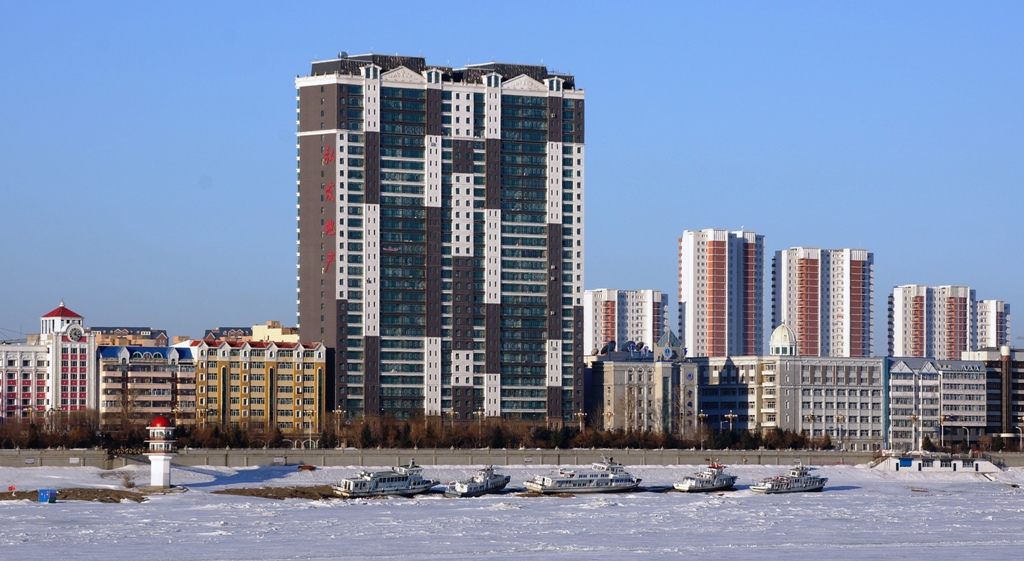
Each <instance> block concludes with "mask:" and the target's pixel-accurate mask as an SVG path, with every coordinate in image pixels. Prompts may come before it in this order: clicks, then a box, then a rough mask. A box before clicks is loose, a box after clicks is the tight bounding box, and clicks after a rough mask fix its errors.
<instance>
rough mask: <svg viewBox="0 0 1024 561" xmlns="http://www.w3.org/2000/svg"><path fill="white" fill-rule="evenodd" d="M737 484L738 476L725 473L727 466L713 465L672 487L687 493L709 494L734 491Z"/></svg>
mask: <svg viewBox="0 0 1024 561" xmlns="http://www.w3.org/2000/svg"><path fill="white" fill-rule="evenodd" d="M735 483H736V476H735V475H729V474H727V473H725V466H723V465H721V464H717V463H712V464H711V465H709V466H708V467H706V468H704V470H703V471H701V472H699V473H695V474H693V475H690V476H687V477H684V478H683V480H682V481H680V482H679V483H676V484H675V485H673V486H672V487H673V488H675V489H676V490H677V491H683V492H686V493H709V492H712V491H725V490H726V489H732V486H733V485H734V484H735Z"/></svg>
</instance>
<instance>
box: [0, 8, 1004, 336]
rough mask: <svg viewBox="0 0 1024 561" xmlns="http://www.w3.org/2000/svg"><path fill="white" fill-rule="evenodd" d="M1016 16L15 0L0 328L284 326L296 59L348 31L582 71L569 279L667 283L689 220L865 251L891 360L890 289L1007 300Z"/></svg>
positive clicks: (411, 48)
mask: <svg viewBox="0 0 1024 561" xmlns="http://www.w3.org/2000/svg"><path fill="white" fill-rule="evenodd" d="M366 6H369V7H366ZM1022 25H1024V4H1020V3H1010V2H989V3H984V4H965V3H945V2H901V3H887V2H804V3H797V2H773V3H767V2H756V3H754V2H750V3H748V2H732V3H718V2H716V3H675V2H673V3H664V4H658V3H629V4H627V3H624V2H623V3H600V2H515V3H498V2H462V3H422V2H410V3H398V2H392V3H383V2H380V3H372V2H371V3H367V2H363V3H354V2H351V3H350V2H305V3H259V2H248V3H189V2H181V3H119V4H115V3H106V2H98V3H80V4H75V3H47V2H31V3H29V2H24V3H15V2H7V3H4V4H2V5H0V52H2V53H3V57H4V58H3V63H2V66H0V152H2V154H3V156H2V157H0V209H2V212H3V218H2V220H0V240H2V241H3V247H2V251H0V262H2V263H3V267H2V269H0V270H2V271H3V281H2V282H0V288H2V290H0V339H7V338H16V337H18V333H19V332H25V333H31V332H36V331H37V330H38V317H39V316H40V315H41V314H43V313H45V312H47V311H49V310H50V309H52V308H53V307H55V306H56V305H57V303H58V302H59V301H60V300H61V299H64V300H65V302H66V303H67V305H68V306H69V307H70V308H72V309H73V310H75V311H77V312H79V313H80V314H82V315H84V316H85V317H86V323H87V324H88V325H94V326H96V325H131V326H151V327H154V328H163V329H167V330H168V331H169V332H170V333H171V334H183V335H192V336H201V335H202V332H203V330H204V329H206V328H210V327H215V326H221V325H251V324H253V323H260V322H264V321H266V320H269V319H278V320H281V321H283V322H284V323H285V324H294V322H295V243H294V240H295V173H294V167H295V166H294V161H295V160H294V157H295V148H294V146H295V137H294V132H295V125H294V119H295V117H294V111H295V101H294V96H295V91H294V77H295V75H296V74H306V73H308V71H309V67H310V63H311V62H312V61H313V60H315V59H320V60H324V59H329V58H334V57H336V56H337V53H338V52H339V51H342V50H344V51H347V52H349V53H353V54H354V53H364V52H378V53H385V54H395V53H397V54H404V55H414V56H423V57H425V58H426V60H427V62H428V63H430V64H450V65H453V66H462V65H464V64H466V63H469V62H472V63H477V62H488V61H492V60H494V61H502V62H521V63H536V64H541V63H543V64H546V65H548V67H549V68H552V69H556V70H559V71H565V72H571V73H573V74H575V75H576V83H577V86H578V87H582V88H584V89H585V90H586V91H587V108H588V110H587V121H588V122H587V133H588V135H587V186H586V188H587V192H586V226H587V234H586V246H587V247H586V286H587V288H601V287H615V288H657V289H661V290H662V291H665V292H666V293H668V294H669V295H670V297H671V298H672V299H673V301H674V299H675V292H676V284H675V283H676V239H677V238H678V237H679V236H680V234H681V233H682V231H683V230H685V229H699V228H728V229H739V228H740V227H746V228H748V229H752V230H755V231H757V232H758V233H762V234H764V235H765V238H766V248H767V249H768V251H769V253H770V252H774V251H775V250H777V249H783V248H788V247H791V246H796V245H806V246H818V247H827V248H840V247H863V248H867V249H869V250H871V251H873V252H874V253H875V282H876V289H875V323H876V326H877V328H876V334H877V336H876V341H875V344H876V352H878V353H880V354H883V353H884V352H885V338H884V335H885V322H886V309H887V304H886V299H887V295H888V294H889V292H890V291H891V288H892V286H894V285H897V284H907V283H925V284H968V285H970V286H972V287H974V288H975V289H976V290H977V293H978V297H979V298H999V299H1005V300H1007V301H1009V302H1010V303H1011V304H1012V305H1016V306H1020V305H1024V298H1022V296H1024V287H1022V282H1021V279H1022V272H1024V259H1022V250H1021V249H1022V248H1021V246H1022V245H1024V243H1022V242H1024V234H1022V231H1021V229H1020V219H1021V209H1022V208H1024V194H1022V193H1021V188H1022V187H1024V71H1022V69H1024V33H1022V32H1021V30H1022ZM767 275H768V273H767V272H766V278H769V277H768V276H767ZM672 314H674V306H673V308H672ZM672 325H675V320H674V319H673V321H672ZM1021 332H1022V331H1021V329H1018V330H1017V334H1015V335H1014V338H1015V339H1016V337H1017V336H1018V335H1019V334H1020V333H1021ZM1016 344H1017V345H1018V346H1020V345H1024V340H1017V341H1016Z"/></svg>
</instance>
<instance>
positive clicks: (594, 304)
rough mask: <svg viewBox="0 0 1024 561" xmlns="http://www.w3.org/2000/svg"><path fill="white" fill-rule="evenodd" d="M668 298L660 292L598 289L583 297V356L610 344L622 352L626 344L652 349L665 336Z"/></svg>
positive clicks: (589, 291) (588, 292)
mask: <svg viewBox="0 0 1024 561" xmlns="http://www.w3.org/2000/svg"><path fill="white" fill-rule="evenodd" d="M667 311H668V296H665V295H664V294H662V293H661V291H660V290H616V289H614V288H599V289H596V290H587V291H584V293H583V341H584V344H585V345H586V347H584V349H583V351H584V353H590V352H592V351H594V350H595V349H597V350H600V349H601V347H603V346H604V345H605V344H607V343H608V342H609V341H615V342H616V343H617V344H618V345H619V348H620V349H621V348H622V345H623V344H624V343H626V342H627V341H633V342H634V343H638V344H639V343H643V344H645V345H646V346H649V347H651V348H653V347H654V343H656V342H657V341H658V340H660V339H661V336H662V335H664V334H665V313H666V312H667Z"/></svg>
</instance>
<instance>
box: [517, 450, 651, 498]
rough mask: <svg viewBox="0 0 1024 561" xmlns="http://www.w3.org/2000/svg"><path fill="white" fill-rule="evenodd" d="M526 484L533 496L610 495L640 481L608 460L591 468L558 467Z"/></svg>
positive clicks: (634, 485)
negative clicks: (554, 470) (553, 471)
mask: <svg viewBox="0 0 1024 561" xmlns="http://www.w3.org/2000/svg"><path fill="white" fill-rule="evenodd" d="M525 485H526V488H527V489H529V490H530V491H533V492H535V493H611V492H615V491H631V490H633V489H636V488H637V486H639V485H640V478H639V477H633V475H631V474H630V473H629V472H627V471H626V470H625V469H624V468H623V467H622V464H619V463H616V462H615V461H614V460H612V459H610V458H609V459H608V460H606V461H601V462H594V464H593V465H592V466H591V467H590V469H586V468H583V469H567V468H559V470H558V471H557V472H555V473H552V474H550V475H535V476H533V478H532V479H530V480H529V481H527V482H526V483H525Z"/></svg>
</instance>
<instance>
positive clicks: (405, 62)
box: [310, 52, 576, 90]
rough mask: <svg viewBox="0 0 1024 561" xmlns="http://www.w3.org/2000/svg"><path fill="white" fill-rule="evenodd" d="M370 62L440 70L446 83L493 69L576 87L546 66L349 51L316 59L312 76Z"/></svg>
mask: <svg viewBox="0 0 1024 561" xmlns="http://www.w3.org/2000/svg"><path fill="white" fill-rule="evenodd" d="M368 64H375V65H377V66H379V67H380V68H381V71H382V72H388V71H390V70H394V69H396V68H398V67H400V66H404V67H406V68H408V69H409V70H412V71H413V72H417V73H419V72H424V71H426V70H428V69H435V70H440V71H441V80H442V81H444V82H473V83H479V82H480V78H482V77H483V76H486V75H487V74H490V73H492V72H493V73H496V74H500V75H501V77H502V78H503V79H505V80H510V79H512V78H515V77H517V76H522V75H524V74H525V75H526V76H529V77H530V78H533V79H534V80H537V81H543V80H545V79H547V78H561V79H562V80H564V84H563V88H564V89H566V90H573V89H576V79H575V77H574V76H572V75H571V74H564V73H560V72H555V71H550V70H548V68H547V67H546V66H544V65H536V64H513V63H506V62H484V63H479V64H467V65H466V67H465V68H452V67H450V66H436V65H428V64H427V62H426V59H424V58H423V57H414V56H401V55H378V54H373V53H368V54H361V55H349V54H348V53H345V52H342V53H338V58H336V59H333V60H323V61H317V62H314V63H313V65H312V69H311V70H310V76H324V75H328V74H344V75H349V76H358V75H359V69H360V68H362V67H364V66H366V65H368Z"/></svg>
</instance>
